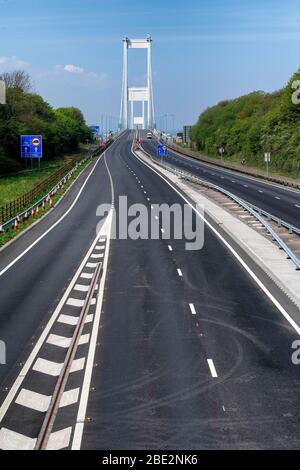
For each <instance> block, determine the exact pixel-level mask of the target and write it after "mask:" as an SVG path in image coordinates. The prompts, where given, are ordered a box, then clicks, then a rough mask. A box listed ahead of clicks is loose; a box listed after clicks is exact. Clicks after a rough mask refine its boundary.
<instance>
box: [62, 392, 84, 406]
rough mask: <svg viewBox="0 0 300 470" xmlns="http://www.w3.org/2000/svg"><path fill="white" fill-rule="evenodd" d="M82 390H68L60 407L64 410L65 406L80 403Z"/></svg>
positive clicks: (63, 395)
mask: <svg viewBox="0 0 300 470" xmlns="http://www.w3.org/2000/svg"><path fill="white" fill-rule="evenodd" d="M79 391H80V388H73V389H71V390H67V391H66V392H64V393H63V394H62V397H61V399H60V402H59V407H60V408H63V407H64V406H69V405H73V404H74V403H77V402H78V398H79Z"/></svg>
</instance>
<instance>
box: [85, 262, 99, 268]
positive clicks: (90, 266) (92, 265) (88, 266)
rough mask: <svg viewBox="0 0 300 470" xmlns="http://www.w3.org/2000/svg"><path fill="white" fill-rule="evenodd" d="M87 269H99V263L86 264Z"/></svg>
mask: <svg viewBox="0 0 300 470" xmlns="http://www.w3.org/2000/svg"><path fill="white" fill-rule="evenodd" d="M86 267H87V268H96V267H97V263H86Z"/></svg>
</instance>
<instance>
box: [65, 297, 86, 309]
mask: <svg viewBox="0 0 300 470" xmlns="http://www.w3.org/2000/svg"><path fill="white" fill-rule="evenodd" d="M67 305H72V307H83V305H84V300H80V299H73V297H69V298H68V300H67Z"/></svg>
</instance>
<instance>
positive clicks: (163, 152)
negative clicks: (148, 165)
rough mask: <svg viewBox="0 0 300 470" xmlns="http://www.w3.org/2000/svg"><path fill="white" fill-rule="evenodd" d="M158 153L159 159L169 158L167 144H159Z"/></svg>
mask: <svg viewBox="0 0 300 470" xmlns="http://www.w3.org/2000/svg"><path fill="white" fill-rule="evenodd" d="M156 152H157V155H158V156H159V157H167V155H168V146H167V145H165V144H157V149H156Z"/></svg>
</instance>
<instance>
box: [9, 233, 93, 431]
mask: <svg viewBox="0 0 300 470" xmlns="http://www.w3.org/2000/svg"><path fill="white" fill-rule="evenodd" d="M99 237H100V234H97V236H96V238H95V240H94V242H93V243H92V245H91V247H90V249H89V250H88V252H87V254H86V255H85V257H84V259H83V261H82V263H81V265H80V266H79V268H78V269H77V271H76V273H75V275H74V277H73V279H72V280H71V282H70V284H69V286H68V287H67V289H66V291H65V293H64V295H63V296H62V298H61V300H60V302H59V304H58V305H57V307H56V309H55V310H54V312H53V314H52V316H51V318H50V319H49V321H48V323H47V325H46V326H45V328H44V330H43V332H42V334H41V335H40V337H39V339H38V340H37V342H36V344H35V346H34V348H33V350H32V351H31V353H30V355H29V357H28V359H27V360H26V362H25V364H24V365H23V367H22V369H21V371H20V373H19V375H18V376H17V378H16V380H15V381H14V383H13V385H12V387H11V389H10V390H9V392H8V394H7V396H6V398H5V400H4V401H3V403H2V405H1V407H0V422H1V421H2V420H3V418H4V416H5V414H6V412H7V410H8V408H9V406H10V405H11V403H12V401H13V399H14V397H15V395H16V393H17V391H18V390H19V388H20V386H21V384H22V382H23V380H24V379H25V377H26V375H27V373H28V371H29V370H30V368H31V367H32V364H33V363H34V361H35V359H36V357H37V356H38V353H39V350H40V349H41V347H42V345H43V344H44V343H45V341H46V339H47V337H48V335H49V332H50V330H51V328H52V326H53V325H54V323H55V322H56V321H57V319H58V317H59V314H60V312H61V309H62V307H63V306H64V304H65V303H66V301H67V299H68V297H69V295H70V293H71V291H72V289H73V287H74V285H75V283H76V281H77V279H78V277H79V275H80V273H81V272H82V270H83V269H84V266H85V264H86V261H87V260H88V259H89V257H90V254H91V253H92V251H93V249H94V246H95V245H96V244H97V243H98V239H99Z"/></svg>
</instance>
